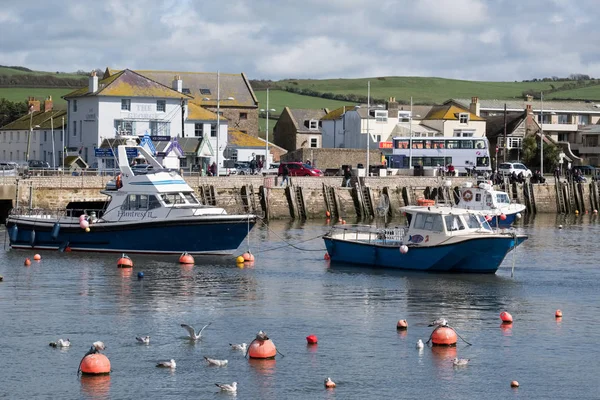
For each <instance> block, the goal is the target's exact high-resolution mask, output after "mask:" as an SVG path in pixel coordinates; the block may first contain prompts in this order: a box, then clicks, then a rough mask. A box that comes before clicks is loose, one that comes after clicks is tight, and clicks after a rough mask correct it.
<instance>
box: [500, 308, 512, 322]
mask: <svg viewBox="0 0 600 400" xmlns="http://www.w3.org/2000/svg"><path fill="white" fill-rule="evenodd" d="M500 319H501V320H502V323H504V324H512V322H513V317H512V315H510V313H507V312H506V311H502V312H501V313H500Z"/></svg>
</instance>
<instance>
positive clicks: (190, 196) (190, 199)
mask: <svg viewBox="0 0 600 400" xmlns="http://www.w3.org/2000/svg"><path fill="white" fill-rule="evenodd" d="M183 197H185V199H186V200H187V202H188V203H190V204H199V203H200V202H199V201H198V199H197V198H196V196H194V194H193V193H190V192H184V193H183Z"/></svg>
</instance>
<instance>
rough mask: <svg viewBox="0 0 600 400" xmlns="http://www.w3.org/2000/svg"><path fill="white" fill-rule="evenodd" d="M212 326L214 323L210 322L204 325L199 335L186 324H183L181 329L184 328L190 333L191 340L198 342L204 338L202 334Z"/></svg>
mask: <svg viewBox="0 0 600 400" xmlns="http://www.w3.org/2000/svg"><path fill="white" fill-rule="evenodd" d="M210 324H212V322H209V323H208V324H206V325H204V326H203V327H202V329H200V331H198V333H196V330H195V329H194V328H193V327H192V326H189V325H186V324H181V327H182V328H184V329H185V330H186V331H188V334H189V336H190V339H191V340H198V339H201V338H202V332H203V331H204V330H205V329H206V328H207V327H208V326H210Z"/></svg>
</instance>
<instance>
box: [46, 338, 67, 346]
mask: <svg viewBox="0 0 600 400" xmlns="http://www.w3.org/2000/svg"><path fill="white" fill-rule="evenodd" d="M50 346H52V347H70V346H71V341H70V340H69V339H68V338H67V340H64V339H58V340H57V341H56V342H50Z"/></svg>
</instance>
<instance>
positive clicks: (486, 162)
mask: <svg viewBox="0 0 600 400" xmlns="http://www.w3.org/2000/svg"><path fill="white" fill-rule="evenodd" d="M477 166H478V167H489V166H490V158H489V157H477Z"/></svg>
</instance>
